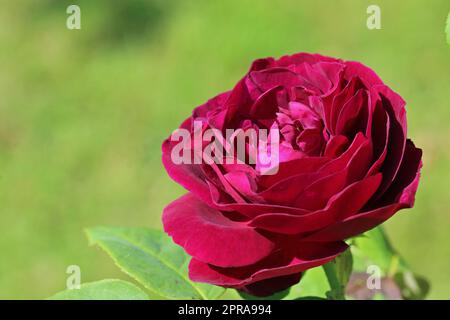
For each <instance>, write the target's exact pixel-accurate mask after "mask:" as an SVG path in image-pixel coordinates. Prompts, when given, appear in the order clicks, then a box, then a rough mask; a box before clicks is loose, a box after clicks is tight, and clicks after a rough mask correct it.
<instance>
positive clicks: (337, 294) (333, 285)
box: [322, 260, 345, 300]
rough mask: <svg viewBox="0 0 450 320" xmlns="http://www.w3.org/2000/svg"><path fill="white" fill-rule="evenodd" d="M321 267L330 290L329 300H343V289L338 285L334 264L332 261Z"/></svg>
mask: <svg viewBox="0 0 450 320" xmlns="http://www.w3.org/2000/svg"><path fill="white" fill-rule="evenodd" d="M322 267H323V270H324V271H325V275H326V276H327V280H328V283H329V285H330V289H331V294H330V297H329V298H330V299H332V300H345V293H344V287H343V286H342V285H341V284H340V283H339V280H338V277H337V273H336V262H335V261H334V260H333V261H330V262H328V263H326V264H324V265H323V266H322Z"/></svg>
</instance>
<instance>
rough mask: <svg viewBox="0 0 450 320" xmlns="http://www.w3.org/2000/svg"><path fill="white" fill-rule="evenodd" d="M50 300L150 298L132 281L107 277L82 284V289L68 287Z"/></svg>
mask: <svg viewBox="0 0 450 320" xmlns="http://www.w3.org/2000/svg"><path fill="white" fill-rule="evenodd" d="M49 300H148V296H147V294H146V293H144V292H143V291H142V290H141V289H139V288H138V287H137V286H135V285H134V284H132V283H130V282H126V281H123V280H114V279H106V280H101V281H96V282H90V283H86V284H82V285H81V286H80V289H67V290H65V291H62V292H59V293H57V294H55V295H54V296H52V297H50V298H49Z"/></svg>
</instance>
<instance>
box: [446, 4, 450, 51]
mask: <svg viewBox="0 0 450 320" xmlns="http://www.w3.org/2000/svg"><path fill="white" fill-rule="evenodd" d="M445 33H446V34H447V43H448V44H450V12H449V13H448V16H447V25H446V26H445Z"/></svg>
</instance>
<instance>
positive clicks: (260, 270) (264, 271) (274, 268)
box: [189, 242, 347, 293]
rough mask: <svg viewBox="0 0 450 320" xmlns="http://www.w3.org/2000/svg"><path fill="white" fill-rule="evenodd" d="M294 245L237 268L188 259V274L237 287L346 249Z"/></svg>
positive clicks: (319, 262) (328, 258)
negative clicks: (221, 266)
mask: <svg viewBox="0 0 450 320" xmlns="http://www.w3.org/2000/svg"><path fill="white" fill-rule="evenodd" d="M295 246H296V248H297V249H296V250H295V251H293V252H291V253H287V252H286V251H283V252H281V251H278V252H276V253H274V254H272V255H271V256H269V257H268V258H266V259H264V260H262V261H260V262H259V263H257V264H254V265H251V266H247V267H241V268H219V267H215V266H213V265H210V264H206V263H203V262H201V261H198V260H197V259H192V260H191V263H190V264H189V276H190V278H191V279H192V280H193V281H198V282H206V283H211V284H215V285H220V286H225V287H232V288H238V289H239V288H242V287H244V286H247V285H249V284H251V283H255V282H259V281H263V280H266V279H271V278H277V277H282V276H286V275H292V274H298V273H300V272H303V271H305V270H308V269H311V268H314V267H317V266H320V265H323V264H325V263H327V262H329V261H331V260H333V259H334V258H335V257H336V256H338V255H339V254H341V253H342V252H344V251H345V250H346V249H347V245H346V244H345V242H332V243H314V242H296V243H295ZM272 293H273V292H272Z"/></svg>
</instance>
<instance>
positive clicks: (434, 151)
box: [0, 0, 450, 299]
mask: <svg viewBox="0 0 450 320" xmlns="http://www.w3.org/2000/svg"><path fill="white" fill-rule="evenodd" d="M69 4H78V5H79V6H80V7H81V23H82V29H81V30H68V29H67V28H66V19H67V17H68V15H67V14H66V8H67V6H68V5H69ZM369 4H378V5H379V6H380V7H381V19H382V29H381V30H372V31H371V30H368V29H367V27H366V19H367V16H368V15H367V14H366V8H367V6H368V5H369ZM449 10H450V3H449V1H448V0H430V1H419V0H409V1H389V0H376V1H372V0H371V1H364V0H359V1H350V0H339V1H328V0H314V1H300V0H291V1H284V0H283V1H276V2H275V1H271V0H258V1H250V0H226V1H211V0H192V1H188V0H147V1H145V0H127V1H123V0H116V1H112V0H96V1H89V0H84V1H81V0H78V1H77V0H71V1H66V0H39V1H37V0H21V1H6V0H4V1H1V3H0V298H9V299H18V298H32V299H34V298H36V299H40V298H46V297H48V296H50V295H52V294H54V293H55V292H57V291H60V290H63V289H64V288H65V283H66V277H67V275H66V273H65V272H66V268H67V266H68V265H71V264H76V265H79V266H80V267H81V271H82V281H83V282H87V281H94V280H99V279H103V278H121V277H123V276H122V274H121V272H120V271H119V270H118V269H117V268H116V267H115V266H114V264H113V263H112V261H111V260H110V259H109V258H108V257H107V256H106V254H104V253H103V252H101V251H100V250H99V249H97V248H90V247H88V245H87V241H86V238H85V235H84V233H83V229H84V228H85V227H89V226H97V225H119V226H149V227H154V228H161V222H160V216H161V212H162V209H163V207H164V206H165V205H166V204H168V203H169V202H170V201H171V200H173V199H175V198H176V197H177V196H179V195H181V194H182V193H183V192H184V191H183V190H182V188H181V187H179V186H177V185H176V184H175V183H174V182H172V181H171V180H170V179H169V178H168V177H167V174H166V173H165V171H164V169H163V167H162V165H161V161H160V156H161V154H160V145H161V142H162V140H163V139H164V138H165V137H166V136H168V135H169V134H170V133H171V131H172V130H173V129H175V128H176V127H177V126H178V124H179V123H180V122H181V121H182V120H183V119H184V118H186V117H187V116H188V115H189V113H190V111H191V110H192V109H193V108H194V107H195V106H197V105H199V104H201V103H203V102H204V101H206V100H207V99H208V98H210V97H212V96H214V95H216V94H217V93H219V92H222V91H225V90H228V89H230V88H231V87H232V86H233V85H234V83H235V82H237V80H238V79H239V78H240V77H241V76H242V75H243V74H244V72H246V71H247V69H248V67H249V65H250V63H251V61H252V60H253V59H255V58H259V57H266V56H276V57H279V56H281V55H284V54H288V53H295V52H299V51H306V52H318V53H322V54H325V55H331V56H337V57H341V58H343V59H347V60H358V61H361V62H363V63H365V64H366V65H368V66H370V67H372V68H373V69H374V70H376V72H377V73H378V74H379V75H380V76H381V78H382V79H384V81H385V82H386V83H387V84H388V85H390V86H391V87H392V88H393V89H394V90H396V91H397V92H399V93H400V94H401V95H402V96H403V97H404V98H405V100H406V101H407V103H408V105H407V112H408V120H409V136H410V137H411V138H413V140H414V141H415V142H416V144H417V145H418V146H420V147H422V148H423V149H424V168H423V173H422V182H421V185H420V188H419V191H418V194H417V199H416V206H415V208H414V209H412V210H408V211H402V212H400V213H399V214H397V215H396V216H394V217H393V218H392V219H391V220H390V221H389V222H388V223H386V226H387V230H388V233H389V235H390V237H391V239H392V243H393V244H394V246H395V247H396V248H397V249H398V251H399V252H400V253H401V254H402V255H403V256H404V258H405V259H406V260H407V261H408V262H409V263H410V265H411V266H412V269H413V270H414V271H416V272H417V273H419V274H422V275H425V276H426V277H427V278H428V279H429V280H430V282H431V286H432V288H431V293H430V295H429V297H430V298H450V272H449V270H450V230H449V227H450V212H449V207H450V196H449V192H450V185H449V184H450V125H449V122H450V106H449V102H448V101H449V92H450V72H449V71H450V59H449V58H450V56H449V55H450V46H448V45H447V44H446V41H445V36H444V25H445V20H446V17H447V13H448V12H449Z"/></svg>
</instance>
